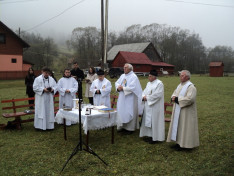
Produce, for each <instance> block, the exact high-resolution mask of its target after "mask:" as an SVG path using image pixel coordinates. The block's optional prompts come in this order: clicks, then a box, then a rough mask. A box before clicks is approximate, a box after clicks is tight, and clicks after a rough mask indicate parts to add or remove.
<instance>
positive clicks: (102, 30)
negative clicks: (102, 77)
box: [101, 0, 104, 70]
mask: <svg viewBox="0 0 234 176" xmlns="http://www.w3.org/2000/svg"><path fill="white" fill-rule="evenodd" d="M101 54H102V65H101V67H102V69H103V70H104V4H103V0H101Z"/></svg>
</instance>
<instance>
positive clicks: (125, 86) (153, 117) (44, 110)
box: [33, 63, 199, 148]
mask: <svg viewBox="0 0 234 176" xmlns="http://www.w3.org/2000/svg"><path fill="white" fill-rule="evenodd" d="M78 69H79V68H78V64H77V63H74V69H73V70H71V71H70V69H65V70H64V76H63V78H61V79H60V80H59V81H58V83H57V84H56V82H55V81H54V79H53V78H52V77H50V76H49V69H48V68H43V69H42V75H40V76H38V77H37V78H36V79H35V80H34V83H33V91H34V92H35V119H34V126H35V128H36V129H42V130H46V129H53V128H54V106H53V105H54V104H53V94H55V93H56V91H58V92H59V95H60V100H59V101H60V103H59V107H60V108H62V107H63V106H64V105H66V106H70V107H72V105H73V101H72V99H74V98H76V92H77V89H78V97H79V99H82V80H83V79H84V74H82V73H83V71H82V72H80V71H79V70H78ZM190 77H191V75H190V72H189V71H187V70H183V71H181V74H180V81H181V83H180V84H179V85H178V86H177V88H176V89H175V91H174V92H173V94H172V96H171V101H172V102H173V103H174V106H173V110H172V112H173V113H172V118H171V123H170V127H169V132H168V137H167V142H171V141H174V142H176V147H179V148H180V147H181V148H194V147H197V146H199V134H198V120H197V109H196V87H195V86H194V84H193V83H192V82H190ZM79 79H80V80H79ZM148 79H149V82H148V83H147V85H146V88H145V89H144V90H142V88H141V84H140V81H139V79H138V77H137V76H136V74H135V73H134V72H133V66H132V65H131V64H128V63H127V64H125V65H124V74H122V75H121V76H120V78H119V79H118V80H117V81H116V82H115V90H116V92H118V94H119V96H118V101H117V130H118V132H120V133H124V134H131V133H132V132H134V131H135V130H136V129H139V125H140V135H139V136H140V137H144V138H143V139H144V141H146V142H149V143H150V144H155V143H157V142H158V141H164V140H165V122H164V85H163V83H162V81H160V80H159V79H157V71H156V70H151V71H150V73H149V77H148ZM85 82H86V92H85V96H86V97H88V98H89V102H90V103H91V104H93V105H96V106H98V105H105V106H107V107H110V93H111V89H112V86H111V82H110V81H109V80H108V79H106V78H105V74H104V71H103V70H99V71H98V72H97V74H96V73H95V70H94V68H90V69H89V73H88V75H87V77H86V78H85ZM139 115H142V118H141V122H139ZM72 123H73V122H69V121H68V122H67V125H71V124H72Z"/></svg>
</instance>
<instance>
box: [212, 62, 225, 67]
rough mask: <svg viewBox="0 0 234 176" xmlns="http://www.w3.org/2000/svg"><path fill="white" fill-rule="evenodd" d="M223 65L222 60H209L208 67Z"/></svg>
mask: <svg viewBox="0 0 234 176" xmlns="http://www.w3.org/2000/svg"><path fill="white" fill-rule="evenodd" d="M219 66H224V64H223V62H210V64H209V67H219Z"/></svg>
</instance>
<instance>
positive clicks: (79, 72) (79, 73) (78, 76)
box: [71, 62, 84, 99]
mask: <svg viewBox="0 0 234 176" xmlns="http://www.w3.org/2000/svg"><path fill="white" fill-rule="evenodd" d="M71 75H72V77H74V78H75V79H76V80H77V81H78V98H79V99H83V96H82V80H83V79H84V72H83V71H82V70H81V69H79V65H78V63H77V62H74V63H73V69H72V70H71Z"/></svg>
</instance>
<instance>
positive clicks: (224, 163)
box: [0, 75, 234, 176]
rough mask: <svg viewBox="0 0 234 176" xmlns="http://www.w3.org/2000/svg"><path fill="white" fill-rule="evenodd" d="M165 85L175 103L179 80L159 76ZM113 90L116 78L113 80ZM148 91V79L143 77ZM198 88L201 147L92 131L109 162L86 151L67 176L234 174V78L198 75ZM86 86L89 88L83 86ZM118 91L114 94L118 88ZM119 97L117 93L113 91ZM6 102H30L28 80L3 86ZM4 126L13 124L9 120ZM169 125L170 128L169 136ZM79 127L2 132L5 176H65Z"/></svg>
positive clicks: (0, 159) (93, 143)
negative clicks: (25, 99)
mask: <svg viewBox="0 0 234 176" xmlns="http://www.w3.org/2000/svg"><path fill="white" fill-rule="evenodd" d="M159 79H160V80H162V81H163V83H164V89H165V101H166V102H168V101H169V100H170V96H171V94H172V92H173V90H174V89H175V88H176V86H177V85H178V83H179V77H159ZM111 81H112V83H113V85H114V82H115V81H116V79H111ZM140 81H141V85H142V87H143V88H145V85H146V83H147V79H146V78H144V77H141V78H140ZM192 82H193V83H194V84H195V85H196V87H197V91H198V94H197V107H198V119H199V134H200V146H199V147H198V148H196V149H194V150H190V151H176V150H174V149H172V148H171V146H172V145H173V143H166V142H162V143H160V144H154V145H151V144H148V143H146V142H144V141H143V140H142V139H141V138H139V130H137V131H135V132H134V133H133V134H131V135H123V134H120V133H115V144H113V145H112V144H111V141H110V140H111V139H110V136H111V131H110V129H104V130H97V131H90V144H89V145H90V147H91V148H92V149H93V150H94V151H95V152H96V153H97V154H98V155H99V156H100V157H101V158H102V159H103V160H104V161H105V162H107V163H108V166H105V165H104V164H103V163H102V162H101V161H100V160H99V159H98V158H97V157H95V156H93V155H90V154H88V153H86V152H83V151H82V152H78V153H77V154H76V155H75V156H74V157H73V158H72V159H71V160H70V161H69V163H68V165H67V166H66V168H65V170H64V171H63V172H62V174H61V175H84V176H90V175H105V176H109V175H118V176H122V175H126V176H128V175H131V176H133V175H134V176H135V175H136V176H137V175H149V176H152V175H233V174H234V170H233V164H234V163H233V148H234V147H233V142H234V140H233V133H232V132H233V118H234V100H233V99H234V77H220V78H212V77H206V76H204V77H202V76H198V75H194V76H192ZM83 87H85V86H83ZM112 90H113V89H112ZM113 93H114V92H113ZM0 96H1V97H0V98H1V100H3V99H10V98H21V97H26V95H25V86H24V81H23V80H17V81H16V80H15V81H2V80H1V81H0ZM0 123H7V120H6V119H4V118H3V117H1V118H0ZM168 126H169V123H166V134H167V132H168ZM78 131H79V130H78V125H74V126H71V127H68V128H67V136H68V140H67V141H65V140H64V139H63V126H61V125H58V124H55V129H54V130H53V131H44V132H40V131H36V130H35V129H34V127H33V123H26V124H23V129H22V130H21V131H17V130H3V131H0V154H1V155H0V175H1V176H2V175H17V176H18V175H40V176H41V175H60V170H61V169H62V167H63V165H64V163H65V161H66V160H67V158H68V157H69V156H70V154H71V152H72V150H73V148H74V147H75V146H76V145H77V144H78V141H79V139H78Z"/></svg>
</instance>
